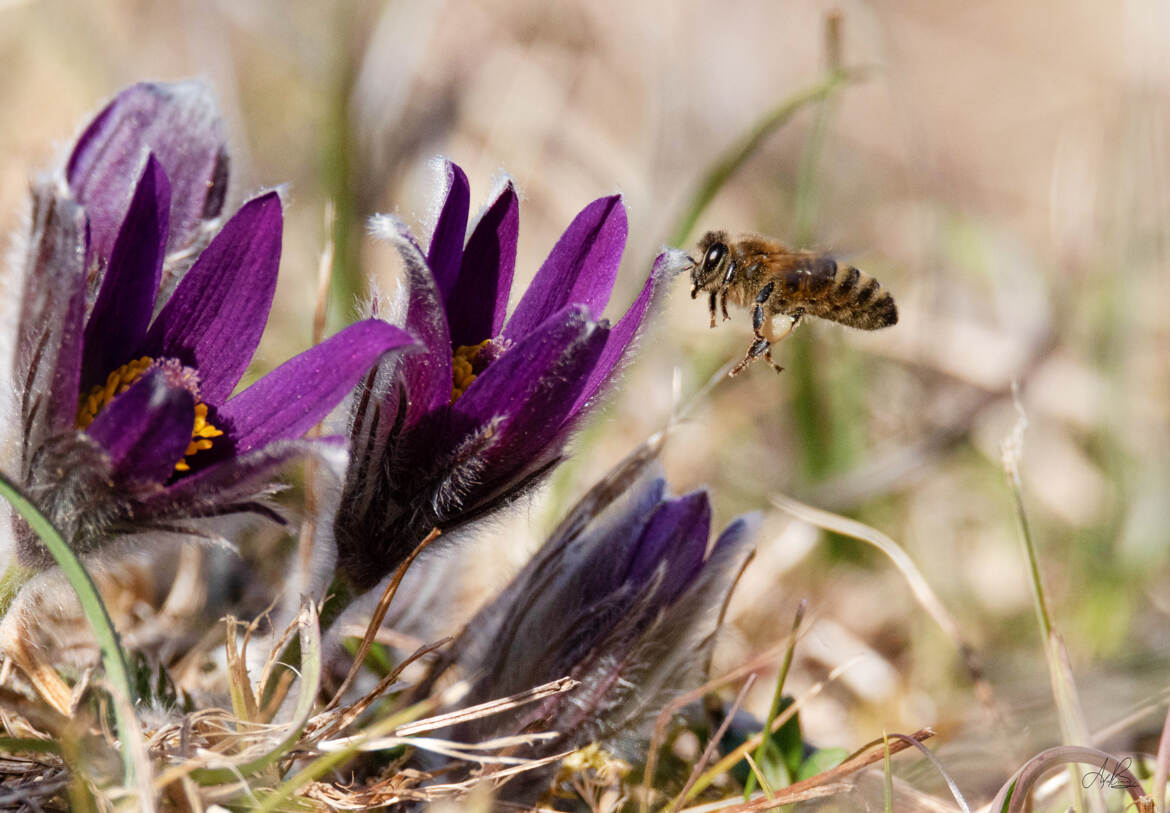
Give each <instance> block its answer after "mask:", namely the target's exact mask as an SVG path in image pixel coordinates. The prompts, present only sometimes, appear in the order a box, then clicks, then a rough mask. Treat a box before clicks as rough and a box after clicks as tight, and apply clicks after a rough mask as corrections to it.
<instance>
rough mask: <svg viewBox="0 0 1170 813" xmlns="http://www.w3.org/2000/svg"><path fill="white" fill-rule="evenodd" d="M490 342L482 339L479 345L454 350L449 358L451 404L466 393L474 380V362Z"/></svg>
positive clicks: (461, 346)
mask: <svg viewBox="0 0 1170 813" xmlns="http://www.w3.org/2000/svg"><path fill="white" fill-rule="evenodd" d="M490 341H491V339H484V340H483V341H482V342H480V343H479V344H472V345H467V344H464V345H460V346H459V347H457V348H456V349H455V353H454V355H453V356H452V357H451V403H455V402H456V401H458V400H459V396H461V395H462V394H463V393H465V392H467V388H468V387H470V386H471V382H472V381H474V380H475V378H476V373H475V360H476V358H477V357H478V356H479V353H480V351H481V350H483V348H484V347H485V346H486V345H487V343H488V342H490Z"/></svg>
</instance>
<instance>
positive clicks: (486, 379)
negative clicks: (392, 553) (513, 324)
mask: <svg viewBox="0 0 1170 813" xmlns="http://www.w3.org/2000/svg"><path fill="white" fill-rule="evenodd" d="M608 332H609V331H608V330H607V329H606V328H605V327H603V326H601V325H599V324H597V323H596V322H593V321H591V320H590V319H589V314H588V311H587V310H586V308H585V307H583V306H581V305H568V306H566V307H564V308H562V309H561V311H560V312H558V313H557V314H555V315H554V316H553V317H552V318H550V319H547V320H545V323H544V324H543V325H541V326H540V328H538V329H537V330H536V331H534V332H533V333H532V334H530V335H529V336H527V337H525V338H524V339H522V340H521V341H520V342H518V343H517V344H516V346H515V347H513V348H511V349H510V350H508V351H507V352H505V353H504V354H503V355H502V356H501V357H500V358H498V359H497V360H495V361H494V362H492V364H491V365H490V366H489V367H488V368H487V369H486V370H485V371H484V372H483V373H482V374H481V375H480V376H479V377H478V378H476V379H475V381H473V382H471V386H469V387H468V388H467V391H466V392H465V393H464V394H463V395H462V397H460V398H459V400H458V401H456V402H455V404H454V405H453V406H452V410H451V412H452V414H451V420H452V425H453V426H455V427H460V426H461V425H463V424H469V425H472V426H482V425H484V424H486V423H488V422H489V421H491V420H494V419H497V418H498V419H499V420H500V423H499V426H498V427H497V430H496V431H497V432H498V433H499V442H498V443H496V444H495V445H494V446H493V447H492V449H491V450H490V452H489V453H488V455H487V457H488V458H489V459H488V465H490V466H491V467H492V469H491V470H493V471H495V472H498V473H499V474H503V473H505V472H509V471H513V470H518V469H523V468H526V467H533V466H535V465H538V464H539V463H540V461H541V460H543V459H545V458H547V456H548V455H549V454H550V453H553V452H555V449H556V448H559V442H560V440H562V438H563V435H564V432H563V430H562V425H563V424H564V418H565V415H566V413H567V412H568V411H569V410H570V409H571V408H572V404H573V403H574V401H575V400H576V397H577V395H578V393H579V392H580V390H581V387H582V386H584V384H585V380H586V378H587V377H588V374H589V370H590V369H591V368H592V366H593V365H594V364H595V363H596V361H597V357H598V355H599V354H600V353H601V349H602V347H603V346H604V344H605V339H606V335H607V334H608Z"/></svg>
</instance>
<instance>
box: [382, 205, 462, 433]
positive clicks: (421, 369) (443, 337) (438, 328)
mask: <svg viewBox="0 0 1170 813" xmlns="http://www.w3.org/2000/svg"><path fill="white" fill-rule="evenodd" d="M375 228H376V230H377V234H378V235H379V236H381V237H383V238H384V239H387V240H389V241H390V242H391V243H393V244H394V247H395V248H397V249H398V253H399V255H400V256H401V257H402V262H403V265H404V266H405V268H406V274H407V280H408V286H409V288H408V290H409V294H408V296H409V299H408V301H407V305H406V325H405V327H406V329H407V330H408V331H409V332H410V334H411V335H412V336H414V337H415V338H416V339H418V340H419V341H420V342H421V343H422V345H423V348H424V352H421V353H414V354H411V355H409V356H407V357H406V358H404V359H403V360H402V370H403V376H404V379H405V382H406V392H407V397H408V398H409V403H408V405H407V410H406V422H407V424H408V425H410V424H413V423H415V422H416V421H418V420H419V419H420V418H421V417H422V416H423V415H425V414H426V413H428V412H430V411H432V410H434V409H438V408H439V407H441V406H443V405H444V404H446V403H448V402H449V401H450V400H451V338H450V334H449V333H448V332H447V316H446V314H445V313H444V311H443V305H442V301H441V300H440V298H439V291H438V289H437V288H436V287H435V280H434V278H433V277H432V276H431V272H430V270H429V269H428V268H427V265H426V260H425V259H424V258H423V254H422V250H421V249H420V248H419V247H418V243H416V242H415V240H414V237H413V236H412V235H411V233H410V229H408V228H407V227H406V224H404V223H403V222H402V221H401V220H399V219H398V218H396V217H390V216H385V217H380V218H378V219H377V221H376V224H375Z"/></svg>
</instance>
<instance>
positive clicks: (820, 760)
mask: <svg viewBox="0 0 1170 813" xmlns="http://www.w3.org/2000/svg"><path fill="white" fill-rule="evenodd" d="M848 756H849V752H848V751H846V750H845V749H844V748H818V749H817V750H815V751H813V752H812V753H811V754H809V755H808V759H806V760H805V761H804V764H802V765H801V766H800V771H799V772H798V773H797V774H796V781H797V782H800V781H802V780H805V779H811V778H812V777H814V776H816V775H817V774H819V773H824V772H825V771H827V770H829V769H830V768H836V767H837V766H838V765H840V764H841V763H842V762H844V761H845V759H846V758H847V757H848Z"/></svg>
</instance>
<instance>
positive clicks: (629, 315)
mask: <svg viewBox="0 0 1170 813" xmlns="http://www.w3.org/2000/svg"><path fill="white" fill-rule="evenodd" d="M669 258H670V255H669V254H668V253H666V252H663V253H662V254H659V255H658V258H657V259H656V260H655V261H654V268H653V269H651V271H650V276H649V277H648V278H647V279H646V283H645V284H644V285H643V286H642V291H641V292H640V293H639V294H638V298H637V299H635V300H634V304H632V305H630V308H629V310H627V311H626V313H625V315H624V316H622V318H621V319H619V320H618V323H617V324H616V325H614V327H613V330H611V331H610V333H609V338H608V339H607V340H606V342H605V349H604V350H602V351H601V357H600V358H599V359H598V360H597V366H596V367H594V368H593V370H592V372H590V373H589V381H588V382H586V384H585V388H584V389H582V390H581V394H580V395H578V396H577V403H575V404H574V405H573V411H572V412H571V413H570V415H569V419H570V420H572V419H573V418H574V417H576V415H577V414H578V413H579V412H581V411H582V410H584V409H585V408H586V407H587V406H588V405H589V402H590V401H591V400H593V398H594V396H596V395H597V393H598V392H599V391H600V390H601V389H602V388H603V387H604V386H605V385H606V384H607V383H609V380H610V378H611V377H612V376H613V374H614V372H615V371H616V370H617V368H618V366H619V365H620V364H621V362H622V360H623V359H624V358H625V356H626V352H627V351H628V350H629V349H630V346H631V344H632V343H633V341H634V338H635V337H636V336H637V335H638V330H639V328H641V326H642V322H643V321H644V320H645V318H646V314H647V313H648V312H649V311H650V308H651V306H652V304H654V303H655V302H656V300H658V299H659V298H660V297H661V294H662V292H663V291H665V290H666V289H667V285H666V284H665V283H668V282H670V278H671V273H672V264H671V263H670V262H669Z"/></svg>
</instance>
